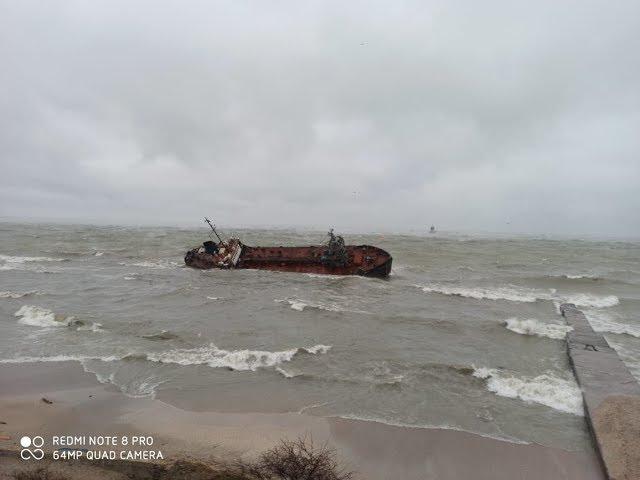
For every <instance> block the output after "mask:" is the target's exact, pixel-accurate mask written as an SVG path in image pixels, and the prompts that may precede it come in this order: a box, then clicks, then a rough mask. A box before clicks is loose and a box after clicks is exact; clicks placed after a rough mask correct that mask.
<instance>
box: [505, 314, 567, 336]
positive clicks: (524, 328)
mask: <svg viewBox="0 0 640 480" xmlns="http://www.w3.org/2000/svg"><path fill="white" fill-rule="evenodd" d="M504 326H505V327H506V328H507V329H508V330H511V331H512V332H515V333H520V334H522V335H535V336H538V337H548V338H553V339H556V340H562V339H564V337H565V336H566V334H567V332H570V331H571V330H573V327H570V326H568V325H558V324H556V323H544V322H541V321H539V320H536V319H534V318H530V319H528V320H520V319H518V318H508V319H507V320H505V323H504Z"/></svg>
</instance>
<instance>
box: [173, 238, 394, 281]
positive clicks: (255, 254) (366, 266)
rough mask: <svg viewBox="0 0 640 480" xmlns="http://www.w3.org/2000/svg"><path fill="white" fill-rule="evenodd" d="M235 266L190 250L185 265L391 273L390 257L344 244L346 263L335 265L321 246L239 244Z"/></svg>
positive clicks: (367, 274)
mask: <svg viewBox="0 0 640 480" xmlns="http://www.w3.org/2000/svg"><path fill="white" fill-rule="evenodd" d="M241 248H242V250H241V252H240V254H239V256H238V258H237V260H236V262H235V265H229V264H227V265H221V264H220V262H217V261H216V260H217V257H216V256H214V255H211V254H208V253H204V252H201V251H198V249H193V250H191V251H189V252H188V253H187V256H186V257H185V263H186V264H187V265H188V266H190V267H194V268H203V269H209V268H240V269H257V270H276V271H283V272H302V273H318V274H326V275H360V276H365V277H386V276H388V275H389V273H390V272H391V263H392V261H393V259H392V257H391V255H389V254H388V253H387V252H385V251H384V250H382V249H381V248H378V247H372V246H370V245H358V246H355V245H347V246H346V247H345V248H346V251H347V258H346V261H345V262H342V263H340V264H336V263H335V262H332V261H328V260H327V259H326V258H325V257H323V255H325V253H326V247H324V246H309V247H249V246H246V245H242V247H241Z"/></svg>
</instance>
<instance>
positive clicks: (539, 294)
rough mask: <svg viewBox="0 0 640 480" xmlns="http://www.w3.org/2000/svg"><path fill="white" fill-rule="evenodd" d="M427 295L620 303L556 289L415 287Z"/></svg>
mask: <svg viewBox="0 0 640 480" xmlns="http://www.w3.org/2000/svg"><path fill="white" fill-rule="evenodd" d="M415 287H417V288H420V289H421V290H422V291H423V292H425V293H440V294H444V295H453V296H458V297H467V298H475V299H477V300H508V301H511V302H526V303H533V302H535V301H537V300H551V301H554V302H560V303H563V302H568V303H573V304H575V305H577V306H580V307H596V308H605V307H613V306H615V305H618V304H619V303H620V300H619V299H618V297H616V296H615V295H605V296H600V295H592V294H589V293H573V294H559V293H558V292H557V291H556V290H555V289H553V288H551V289H548V290H541V289H534V288H525V287H517V286H514V285H510V286H502V287H462V286H455V285H442V284H437V283H434V284H430V285H415Z"/></svg>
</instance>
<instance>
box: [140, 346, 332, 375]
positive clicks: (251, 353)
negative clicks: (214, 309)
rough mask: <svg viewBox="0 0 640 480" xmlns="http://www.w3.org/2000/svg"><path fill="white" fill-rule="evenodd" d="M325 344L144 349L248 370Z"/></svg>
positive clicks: (321, 349)
mask: <svg viewBox="0 0 640 480" xmlns="http://www.w3.org/2000/svg"><path fill="white" fill-rule="evenodd" d="M330 348H331V346H329V345H314V346H312V347H308V348H304V347H302V348H294V349H291V350H283V351H280V352H270V351H266V350H223V349H221V348H218V347H217V346H215V345H214V344H210V345H206V346H203V347H197V348H184V349H175V350H169V351H165V352H157V353H148V354H147V355H146V358H147V360H149V361H152V362H159V363H174V364H177V365H209V366H210V367H213V368H229V369H231V370H250V371H255V370H257V369H258V368H264V367H275V366H277V365H280V364H281V363H284V362H290V361H291V360H292V359H293V357H295V356H296V355H297V354H299V353H305V352H306V353H309V354H312V355H316V354H323V353H326V352H328V351H329V349H330Z"/></svg>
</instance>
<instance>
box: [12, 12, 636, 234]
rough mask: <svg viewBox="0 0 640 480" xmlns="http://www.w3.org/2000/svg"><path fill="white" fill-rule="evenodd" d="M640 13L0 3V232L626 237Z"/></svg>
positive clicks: (632, 221) (632, 227)
mask: <svg viewBox="0 0 640 480" xmlns="http://www.w3.org/2000/svg"><path fill="white" fill-rule="evenodd" d="M639 52H640V2H639V1H637V0H631V1H619V0H607V1H599V2H596V1H591V0H580V1H558V0H549V1H547V0H542V1H535V2H532V1H526V2H524V1H523V2H519V1H504V2H495V1H486V0H485V1H482V2H479V1H475V0H469V1H452V0H442V1H429V0H418V1H415V2H411V1H408V2H401V1H398V0H394V1H385V2H375V1H368V2H355V1H351V2H350V1H344V0H341V1H336V2H331V1H320V2H313V1H297V0H296V1H284V0H281V1H273V2H271V1H244V0H230V1H203V2H196V1H176V2H166V1H158V0H154V1H149V2H144V1H130V0H128V1H123V2H119V1H114V0H108V1H104V2H102V1H95V0H92V1H77V2H76V1H67V2H63V1H62V2H43V1H36V2H30V1H13V0H12V1H7V0H0V168H1V174H0V217H4V218H8V217H11V218H12V219H32V218H37V219H52V220H68V221H91V222H98V223H127V224H131V223H134V224H135V223H144V224H150V223H151V224H153V223H155V224H190V223H192V224H199V223H200V222H201V221H202V220H201V218H202V217H203V216H204V215H209V216H211V217H213V218H214V219H215V220H216V221H217V222H218V223H219V224H222V225H229V226H242V225H300V226H315V227H319V228H324V227H325V226H326V227H329V226H335V227H337V228H338V229H344V230H347V229H348V230H358V229H360V230H380V229H384V230H390V229H396V230H407V229H415V228H426V227H428V226H429V225H431V224H435V225H436V226H437V227H439V228H441V229H452V230H483V231H506V232H509V231H514V232H531V233H569V234H571V233H593V234H617V235H639V234H640V53H639Z"/></svg>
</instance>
